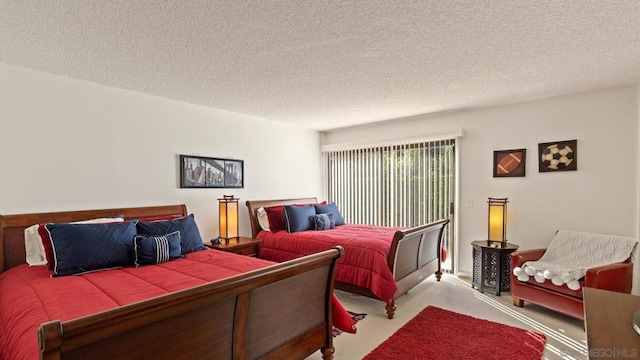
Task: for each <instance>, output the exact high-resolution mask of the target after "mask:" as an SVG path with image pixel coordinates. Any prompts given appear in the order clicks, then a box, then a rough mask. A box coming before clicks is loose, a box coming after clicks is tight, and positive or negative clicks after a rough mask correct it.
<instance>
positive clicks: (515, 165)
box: [493, 149, 527, 177]
mask: <svg viewBox="0 0 640 360" xmlns="http://www.w3.org/2000/svg"><path fill="white" fill-rule="evenodd" d="M526 169H527V149H513V150H496V151H494V152H493V177H523V176H525V174H526Z"/></svg>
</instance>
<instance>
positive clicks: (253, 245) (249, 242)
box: [205, 237, 262, 257]
mask: <svg viewBox="0 0 640 360" xmlns="http://www.w3.org/2000/svg"><path fill="white" fill-rule="evenodd" d="M261 241H262V240H258V239H252V238H247V237H240V238H238V239H237V240H229V242H225V241H222V243H220V244H211V243H209V244H205V245H206V246H207V247H209V248H211V249H215V250H220V251H227V252H232V253H235V254H239V255H246V256H256V257H257V256H258V245H259V244H260V242H261Z"/></svg>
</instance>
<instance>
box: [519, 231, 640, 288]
mask: <svg viewBox="0 0 640 360" xmlns="http://www.w3.org/2000/svg"><path fill="white" fill-rule="evenodd" d="M637 243H638V239H634V238H630V237H624V236H615V235H605V234H594V233H588V232H581V231H570V230H560V231H558V233H557V234H556V236H554V237H553V239H552V240H551V243H550V244H549V246H548V247H547V250H546V251H545V253H544V254H543V255H542V257H541V258H540V259H539V260H538V261H527V262H525V263H524V264H523V265H522V267H516V268H514V269H513V273H514V275H516V276H517V277H518V280H520V281H529V279H530V277H531V276H533V277H534V279H535V281H537V282H540V283H542V282H544V281H545V280H551V282H552V283H553V284H554V285H557V286H562V285H565V284H566V285H567V286H568V287H569V288H570V289H571V290H578V289H579V288H580V283H579V282H578V281H579V280H580V279H581V278H582V277H584V275H585V274H586V273H587V270H588V269H590V268H593V267H597V266H604V265H610V264H618V263H621V262H624V261H625V260H627V259H628V258H629V256H631V252H632V251H633V249H634V247H635V246H636V244H637Z"/></svg>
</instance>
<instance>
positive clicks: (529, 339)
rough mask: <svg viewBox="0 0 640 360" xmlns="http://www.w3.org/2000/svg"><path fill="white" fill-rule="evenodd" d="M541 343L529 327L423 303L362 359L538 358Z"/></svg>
mask: <svg viewBox="0 0 640 360" xmlns="http://www.w3.org/2000/svg"><path fill="white" fill-rule="evenodd" d="M545 342H546V338H545V336H544V335H542V334H538V333H535V332H532V331H529V330H523V329H519V328H516V327H513V326H509V325H504V324H498V323H496V322H492V321H488V320H483V319H477V318H474V317H471V316H467V315H463V314H458V313H455V312H451V311H448V310H444V309H440V308H437V307H435V306H427V307H426V308H425V309H424V310H422V311H421V312H420V313H419V314H418V315H416V316H415V317H414V318H413V319H411V320H409V322H408V323H406V324H405V325H404V326H402V327H401V328H400V329H398V331H396V332H395V333H394V334H393V335H391V337H389V338H388V339H387V340H385V341H384V342H383V343H382V344H380V345H378V347H377V348H375V349H373V351H371V352H370V353H369V354H368V355H367V356H365V357H364V359H363V360H377V359H380V360H383V359H384V360H387V359H430V360H437V359H446V360H450V359H474V360H475V359H501V360H504V359H518V360H529V359H531V360H533V359H535V360H540V359H541V358H542V353H543V351H544V344H545Z"/></svg>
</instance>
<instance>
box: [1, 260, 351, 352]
mask: <svg viewBox="0 0 640 360" xmlns="http://www.w3.org/2000/svg"><path fill="white" fill-rule="evenodd" d="M270 264H272V262H270V261H266V260H261V259H256V258H250V257H246V256H239V255H236V254H230V253H226V252H222V251H215V250H204V251H196V252H192V253H189V254H187V256H186V258H185V259H178V260H174V261H170V262H166V263H162V264H158V265H153V266H144V267H140V268H135V267H125V268H120V269H112V270H106V271H97V272H92V273H87V274H84V275H78V276H63V277H57V278H50V277H49V275H50V274H51V271H50V270H48V269H47V267H46V266H39V267H28V266H27V265H26V264H24V265H20V266H18V267H15V268H12V269H10V270H8V271H6V272H4V273H2V274H0V359H3V360H4V359H6V360H17V359H38V358H39V354H38V336H37V334H38V333H37V329H38V327H39V326H40V324H42V323H44V322H47V321H51V320H56V319H58V320H61V321H66V320H71V319H75V318H78V317H81V316H85V315H89V314H93V313H96V312H99V311H104V310H108V309H112V308H115V307H117V306H120V305H126V304H131V303H133V302H137V301H141V300H144V299H148V298H151V297H155V296H159V295H163V294H167V293H169V292H173V291H177V290H182V289H186V288H188V287H192V286H196V285H200V284H203V283H205V282H209V281H213V280H218V279H222V278H226V277H229V276H233V275H237V274H241V273H244V272H247V271H250V270H255V269H258V268H262V267H265V266H267V265H270ZM334 305H337V306H334V318H336V317H337V315H338V314H337V313H336V311H343V312H344V314H341V315H340V317H341V318H344V316H345V315H346V317H348V314H346V311H344V308H342V306H341V305H340V304H339V302H337V301H336V299H335V298H334ZM336 309H338V310H336ZM336 326H338V323H336ZM342 330H345V331H349V332H355V331H354V329H353V328H351V329H349V328H347V329H344V328H342Z"/></svg>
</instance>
